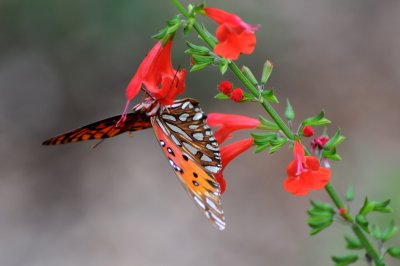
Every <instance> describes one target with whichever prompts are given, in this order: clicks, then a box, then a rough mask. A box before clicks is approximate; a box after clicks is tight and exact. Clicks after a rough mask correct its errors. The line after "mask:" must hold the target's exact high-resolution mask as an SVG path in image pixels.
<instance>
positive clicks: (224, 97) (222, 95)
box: [214, 92, 230, 100]
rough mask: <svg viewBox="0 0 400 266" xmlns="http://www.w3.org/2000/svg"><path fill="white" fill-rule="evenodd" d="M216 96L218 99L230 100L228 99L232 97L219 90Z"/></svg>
mask: <svg viewBox="0 0 400 266" xmlns="http://www.w3.org/2000/svg"><path fill="white" fill-rule="evenodd" d="M214 98H215V99H218V100H228V99H230V98H229V96H228V95H225V94H223V93H222V92H218V93H217V95H215V96H214Z"/></svg>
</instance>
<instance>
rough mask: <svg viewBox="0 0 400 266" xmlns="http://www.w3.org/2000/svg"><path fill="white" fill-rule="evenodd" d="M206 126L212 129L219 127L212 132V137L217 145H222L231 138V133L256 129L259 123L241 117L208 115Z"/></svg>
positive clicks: (253, 119) (217, 114)
mask: <svg viewBox="0 0 400 266" xmlns="http://www.w3.org/2000/svg"><path fill="white" fill-rule="evenodd" d="M207 124H208V125H209V126H212V127H213V126H215V127H219V128H218V129H217V131H215V132H214V136H215V138H216V139H217V142H218V144H222V143H223V142H224V141H225V140H227V139H229V138H230V137H231V134H232V132H234V131H236V130H240V129H251V128H256V127H257V126H258V125H259V124H260V121H258V120H257V119H255V118H251V117H247V116H243V115H233V114H221V113H210V114H208V116H207Z"/></svg>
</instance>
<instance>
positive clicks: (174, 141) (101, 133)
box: [43, 98, 225, 230]
mask: <svg viewBox="0 0 400 266" xmlns="http://www.w3.org/2000/svg"><path fill="white" fill-rule="evenodd" d="M120 118H121V116H120V115H118V116H113V117H109V118H106V119H103V120H101V121H98V122H95V123H92V124H89V125H87V126H83V127H81V128H78V129H75V130H72V131H70V132H67V133H64V134H61V135H58V136H56V137H53V138H50V139H48V140H46V141H44V142H43V145H57V144H65V143H71V142H78V141H86V140H91V139H98V140H99V139H100V140H104V139H106V138H112V137H115V136H117V135H119V134H122V133H125V132H133V131H137V130H142V129H147V128H150V127H152V128H153V130H154V132H155V135H156V138H157V140H158V141H159V143H160V146H161V149H162V150H163V152H164V154H165V155H166V156H167V159H168V162H169V164H170V165H171V167H172V169H173V170H174V172H175V174H176V175H177V176H178V179H179V180H180V182H181V183H182V185H183V187H184V189H185V190H186V191H187V193H188V194H189V196H190V197H191V198H192V199H193V200H194V202H195V203H196V205H197V206H198V207H199V208H200V209H201V210H202V211H203V212H204V214H205V215H206V216H207V218H208V219H209V220H210V221H211V223H212V224H213V225H215V226H216V227H217V228H218V229H220V230H223V229H224V228H225V217H224V212H223V210H222V206H221V189H220V185H219V183H218V182H217V181H216V179H215V177H214V175H213V174H216V173H218V172H220V171H221V168H222V166H221V157H220V151H219V147H218V143H217V141H216V139H215V138H214V135H213V133H212V131H211V129H210V127H209V126H208V125H207V123H206V115H205V113H204V112H203V110H202V109H201V107H200V105H199V102H198V101H196V100H195V99H190V98H187V99H181V100H175V101H174V103H173V104H172V105H167V106H162V105H160V104H158V103H157V102H154V101H151V100H149V101H146V100H145V101H144V102H142V103H141V104H138V105H137V106H135V107H134V109H133V111H132V112H131V113H128V114H127V115H126V117H125V119H124V122H122V123H119V121H120Z"/></svg>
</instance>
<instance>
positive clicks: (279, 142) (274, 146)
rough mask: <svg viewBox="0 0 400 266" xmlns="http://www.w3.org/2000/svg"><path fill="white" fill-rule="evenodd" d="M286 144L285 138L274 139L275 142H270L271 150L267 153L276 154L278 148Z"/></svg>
mask: <svg viewBox="0 0 400 266" xmlns="http://www.w3.org/2000/svg"><path fill="white" fill-rule="evenodd" d="M286 142H287V138H281V139H276V140H271V141H270V144H271V149H269V153H271V154H272V153H275V152H277V151H278V150H279V149H280V148H282V147H283V145H285V144H286Z"/></svg>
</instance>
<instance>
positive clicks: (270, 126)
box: [257, 115, 280, 130]
mask: <svg viewBox="0 0 400 266" xmlns="http://www.w3.org/2000/svg"><path fill="white" fill-rule="evenodd" d="M258 119H259V120H260V125H259V126H258V127H257V129H266V130H279V129H280V128H279V126H278V125H277V124H276V123H275V122H272V121H270V120H268V119H266V118H264V117H262V116H261V115H260V116H258Z"/></svg>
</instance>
